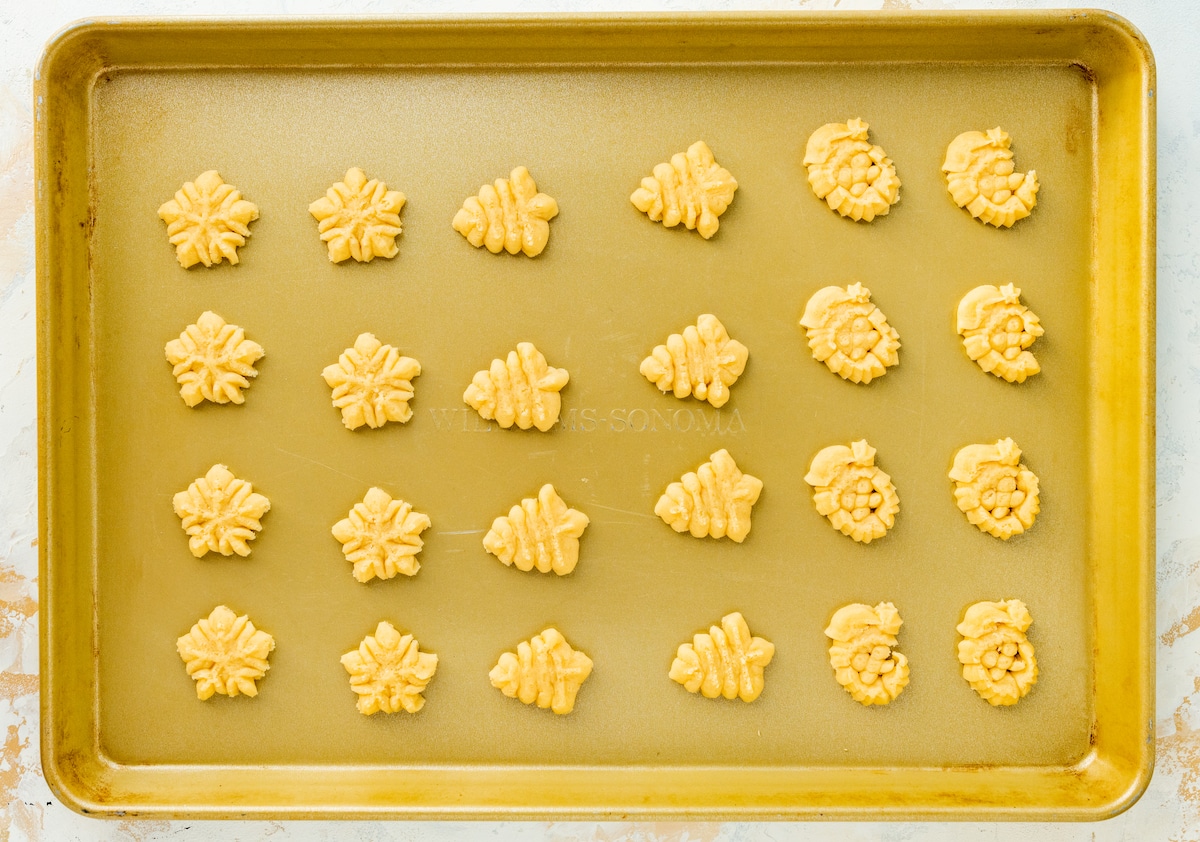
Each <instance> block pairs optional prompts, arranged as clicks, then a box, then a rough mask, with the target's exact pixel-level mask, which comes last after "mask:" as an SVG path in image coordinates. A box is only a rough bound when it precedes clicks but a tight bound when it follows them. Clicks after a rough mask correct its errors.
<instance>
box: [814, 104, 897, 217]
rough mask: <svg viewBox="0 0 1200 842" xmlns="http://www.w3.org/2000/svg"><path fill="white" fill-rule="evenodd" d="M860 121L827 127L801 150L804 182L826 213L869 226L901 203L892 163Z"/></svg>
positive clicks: (832, 124)
mask: <svg viewBox="0 0 1200 842" xmlns="http://www.w3.org/2000/svg"><path fill="white" fill-rule="evenodd" d="M868 128H870V127H869V126H868V125H867V124H866V123H864V122H863V121H862V120H848V121H846V122H845V123H826V124H825V125H824V126H821V128H819V129H817V130H816V131H815V132H813V133H812V136H811V137H809V139H808V145H807V147H806V148H805V150H804V165H805V166H806V167H808V183H809V184H810V185H811V186H812V189H813V193H815V194H816V196H817V198H818V199H824V200H825V203H826V204H827V205H829V207H830V209H831V210H835V211H837V212H838V213H840V214H841V215H842V216H847V217H849V218H851V219H853V220H855V221H858V220H862V221H864V222H870V221H871V220H873V219H874V218H875V217H877V216H883V215H884V214H886V213H887V212H888V211H889V210H891V208H892V205H894V204H896V202H898V201H900V179H899V178H897V177H896V168H895V167H894V166H893V165H892V159H891V158H889V157H888V156H887V154H886V153H885V152H884V151H883V149H882V148H880V147H879V146H877V145H874V144H872V143H871V142H870V141H869V140H867V129H868Z"/></svg>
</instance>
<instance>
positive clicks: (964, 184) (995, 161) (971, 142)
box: [942, 126, 1038, 228]
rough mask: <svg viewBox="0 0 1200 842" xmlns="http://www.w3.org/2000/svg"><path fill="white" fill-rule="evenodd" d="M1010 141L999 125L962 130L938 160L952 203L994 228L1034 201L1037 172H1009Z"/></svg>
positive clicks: (1006, 224) (1013, 218) (1026, 212)
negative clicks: (982, 130) (941, 161)
mask: <svg viewBox="0 0 1200 842" xmlns="http://www.w3.org/2000/svg"><path fill="white" fill-rule="evenodd" d="M1011 143H1012V139H1011V138H1010V137H1009V136H1008V132H1005V131H1001V129H1000V127H999V126H997V127H996V128H994V129H988V131H987V134H984V133H983V132H963V133H962V134H960V135H959V136H958V137H956V138H954V140H952V141H951V142H950V146H949V147H948V148H947V149H946V162H945V163H944V164H942V170H943V171H944V172H945V173H946V187H947V188H948V189H949V190H950V195H951V196H952V197H953V198H954V204H956V205H958V206H959V207H960V208H964V207H965V208H966V209H967V210H968V211H970V213H971V216H973V217H975V218H976V219H978V220H980V221H981V222H986V223H987V224H989V225H994V226H996V227H997V228H1010V227H1012V224H1013V223H1014V222H1016V221H1017V220H1018V219H1024V218H1025V217H1027V216H1029V213H1030V212H1031V211H1032V210H1033V208H1034V205H1036V204H1037V192H1038V180H1037V172H1036V171H1034V170H1030V171H1029V172H1027V173H1019V172H1013V169H1014V167H1013V160H1012V158H1013V153H1012V150H1011V149H1009V145H1010V144H1011Z"/></svg>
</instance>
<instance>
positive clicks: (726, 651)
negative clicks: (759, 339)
mask: <svg viewBox="0 0 1200 842" xmlns="http://www.w3.org/2000/svg"><path fill="white" fill-rule="evenodd" d="M1032 622H1033V618H1032V617H1031V616H1030V614H1029V610H1028V609H1027V608H1026V606H1025V604H1024V603H1023V602H1021V600H1019V599H1010V600H1003V601H1001V602H977V603H975V604H974V605H971V606H970V607H968V608H967V610H966V612H965V614H964V616H963V620H962V622H961V623H959V624H958V626H957V631H958V633H959V634H960V635H961V636H962V639H961V640H960V641H959V644H958V660H959V662H960V663H961V664H962V675H963V678H964V679H966V680H967V682H968V683H969V684H970V685H971V688H972V689H973V690H975V692H976V693H978V694H979V695H980V697H981V698H983V699H985V700H986V701H987V702H988V703H990V704H991V705H993V706H1006V705H1013V704H1016V703H1017V702H1018V701H1020V699H1022V698H1023V697H1024V696H1025V695H1026V694H1027V693H1028V692H1029V690H1030V689H1031V688H1032V686H1033V685H1034V683H1036V681H1037V676H1038V667H1037V659H1036V657H1035V655H1034V650H1033V644H1032V643H1030V641H1029V638H1028V637H1027V636H1026V634H1025V632H1026V631H1027V630H1028V629H1029V626H1030V625H1031V624H1032ZM902 624H903V620H902V619H901V618H900V612H899V611H897V610H896V607H895V606H894V605H893V604H892V603H890V602H881V603H879V604H878V605H876V606H874V607H871V606H869V605H864V604H861V603H853V604H850V605H846V606H843V607H842V608H839V609H838V610H837V611H836V612H835V613H834V615H833V618H832V619H831V620H830V623H829V626H828V627H827V628H826V629H825V636H826V637H828V638H829V639H830V641H831V643H830V646H829V663H830V665H831V666H832V667H833V670H834V677H835V679H836V680H837V682H838V684H840V685H842V687H843V688H845V690H846V692H847V693H849V694H850V695H851V696H852V697H853V698H854V700H855V701H857V702H860V703H861V704H863V705H886V704H890V703H891V702H892V701H893V700H895V699H896V697H897V696H899V695H900V693H901V692H902V691H903V690H904V688H905V687H906V686H908V683H909V664H908V658H907V657H906V656H905V655H903V654H901V653H900V652H898V651H896V648H897V645H898V640H897V634H898V633H899V631H900V626H901V625H902ZM274 648H275V640H274V638H273V637H272V636H271V635H270V634H268V633H267V632H265V631H263V630H261V629H258V628H255V626H254V623H253V622H252V621H251V620H250V618H249V617H248V616H246V615H242V616H238V615H237V614H236V613H235V612H233V611H232V610H230V609H229V608H227V607H226V606H224V605H218V606H217V607H216V608H214V609H213V610H212V612H211V613H210V614H209V616H208V617H206V618H202V619H200V620H199V621H198V622H197V623H196V624H195V625H193V626H192V629H191V631H189V632H188V633H187V634H185V635H183V636H182V637H180V638H179V639H178V640H177V641H176V651H177V652H178V653H179V657H180V658H181V659H182V660H183V662H184V664H185V666H186V669H187V673H188V675H189V676H190V677H191V678H192V679H193V680H194V681H195V682H196V695H197V696H198V697H199V698H200V699H201V700H204V699H209V698H211V697H212V696H213V695H214V694H220V695H226V696H238V695H246V696H256V695H258V686H257V681H258V680H259V679H261V678H263V677H264V676H265V675H266V672H267V670H268V669H269V668H270V664H269V656H270V653H271V652H272V651H273V650H274ZM774 655H775V645H774V644H773V643H771V642H770V641H769V640H765V639H763V638H761V637H755V636H753V635H751V633H750V628H749V626H748V625H747V623H746V620H745V618H744V617H743V616H742V615H741V613H740V612H734V613H732V614H727V615H725V616H724V617H722V618H721V623H720V625H719V626H718V625H713V626H711V627H710V628H709V630H708V631H707V632H699V633H697V634H696V635H695V636H694V637H693V638H692V640H691V642H690V643H683V644H681V645H680V646H679V648H678V650H677V651H676V654H675V659H674V660H673V661H672V662H671V667H670V670H669V672H668V676H669V677H670V678H671V680H672V681H675V682H676V683H678V684H681V685H683V687H684V688H685V689H686V690H687V691H688V692H690V693H699V694H701V695H703V696H704V697H706V698H709V699H715V698H720V697H724V698H726V699H730V700H732V699H741V700H742V701H743V702H753V701H754V700H755V699H757V698H758V697H759V696H760V695H761V694H762V692H763V688H764V686H765V679H764V674H763V673H764V669H765V668H766V667H767V666H768V665H769V664H770V663H771V660H772V658H773V657H774ZM341 663H342V666H343V667H344V668H345V670H346V672H347V673H349V675H350V689H351V690H352V691H353V692H354V693H355V694H356V695H357V697H358V702H357V707H358V710H359V712H360V713H362V714H364V715H371V714H374V713H378V712H381V711H382V712H384V713H398V712H400V711H405V712H407V713H416V712H417V711H419V710H420V709H421V708H422V707H423V706H424V704H425V698H424V696H423V695H422V693H423V692H424V690H425V688H426V686H427V685H428V684H429V682H430V680H431V679H432V678H433V677H434V674H435V673H436V672H437V665H438V658H437V655H435V654H433V653H431V652H422V651H421V648H420V644H419V643H418V641H417V640H416V638H414V637H413V635H411V634H402V633H401V632H399V631H398V630H397V629H396V628H395V627H394V626H393V625H392V624H391V623H389V622H387V621H386V620H384V621H381V622H380V623H379V624H378V625H377V626H376V628H375V632H374V634H369V635H367V636H366V637H365V638H363V640H362V642H361V643H360V644H359V646H358V648H357V649H353V650H351V651H349V652H347V653H346V654H344V655H342V657H341ZM592 666H593V663H592V659H591V658H589V657H588V656H587V655H586V654H584V653H583V652H581V651H579V650H576V649H574V648H572V646H571V645H570V644H569V643H568V642H567V641H566V639H565V638H564V637H563V635H562V634H561V633H560V632H559V631H558V630H557V629H555V628H553V627H551V628H547V629H545V630H544V631H542V632H541V633H540V634H537V635H535V636H534V637H532V638H531V639H530V640H527V641H522V642H521V643H520V644H518V645H517V647H516V651H515V652H505V653H503V654H502V655H501V656H500V658H499V660H498V661H497V662H496V665H495V666H494V667H493V668H492V670H491V671H490V672H489V673H488V678H489V680H490V681H491V683H492V686H493V687H495V688H497V689H498V690H500V691H501V692H502V693H504V695H506V696H508V697H510V698H516V699H519V700H520V701H521V702H523V703H525V704H527V705H532V704H536V705H537V706H538V707H539V708H548V709H550V710H552V711H553V712H554V713H556V714H568V713H570V712H571V711H572V710H573V709H574V707H575V699H576V695H577V694H578V692H579V689H580V687H581V686H582V685H583V682H584V681H586V680H587V678H588V676H589V675H591V672H592Z"/></svg>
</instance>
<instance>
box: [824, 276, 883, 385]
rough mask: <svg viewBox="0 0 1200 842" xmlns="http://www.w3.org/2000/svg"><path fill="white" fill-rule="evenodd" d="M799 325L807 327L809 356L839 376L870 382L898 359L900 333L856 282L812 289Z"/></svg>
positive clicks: (860, 381) (857, 381)
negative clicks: (846, 285) (844, 286)
mask: <svg viewBox="0 0 1200 842" xmlns="http://www.w3.org/2000/svg"><path fill="white" fill-rule="evenodd" d="M800 326H801V327H803V328H805V329H806V330H807V333H808V347H809V348H810V349H811V350H812V355H813V358H814V359H816V360H817V361H819V362H823V363H825V365H826V367H828V369H829V370H830V371H832V372H833V373H834V374H837V375H838V376H840V377H841V378H842V379H843V380H849V381H851V382H853V383H870V382H871V381H872V380H873V379H875V378H876V377H880V376H881V375H883V374H886V373H887V370H888V368H889V367H890V366H894V365H899V363H900V354H899V353H898V352H899V350H900V334H898V333H896V329H895V328H894V327H892V326H891V325H890V324H888V321H887V317H886V316H884V315H883V313H882V312H881V311H880V309H879V308H878V307H876V306H875V305H874V304H872V303H871V291H870V290H869V289H867V288H866V287H864V286H863V285H862V284H851V285H850V286H848V287H846V288H845V289H843V288H842V287H833V286H830V287H824V288H823V289H819V290H817V292H816V293H815V294H814V295H813V297H812V298H810V299H808V304H807V305H806V306H805V308H804V316H803V317H802V318H801V319H800Z"/></svg>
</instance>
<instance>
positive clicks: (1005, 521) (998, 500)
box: [950, 438, 1041, 541]
mask: <svg viewBox="0 0 1200 842" xmlns="http://www.w3.org/2000/svg"><path fill="white" fill-rule="evenodd" d="M950 479H952V480H954V500H955V502H956V503H958V508H959V509H961V510H962V511H963V512H964V513H965V514H966V516H967V520H969V521H971V523H973V524H975V525H976V526H978V527H979V529H980V530H981V531H983V532H986V533H988V534H989V535H994V536H996V537H997V538H1000V539H1002V540H1005V541H1007V540H1008V539H1009V538H1011V537H1012V536H1014V535H1020V534H1021V533H1022V532H1024V531H1025V530H1026V529H1029V528H1030V527H1031V526H1033V521H1034V519H1035V518H1036V517H1037V513H1038V512H1039V511H1041V506H1040V504H1039V503H1038V478H1037V476H1036V475H1035V474H1034V473H1033V471H1031V470H1029V469H1028V468H1026V467H1025V466H1024V465H1022V464H1021V448H1019V447H1017V443H1016V442H1015V441H1013V440H1012V439H1009V438H1004V439H1000V440H999V441H997V442H996V443H995V444H968V445H967V446H966V447H964V448H962V449H961V450H960V451H958V453H956V454H954V467H953V468H951V469H950Z"/></svg>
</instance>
